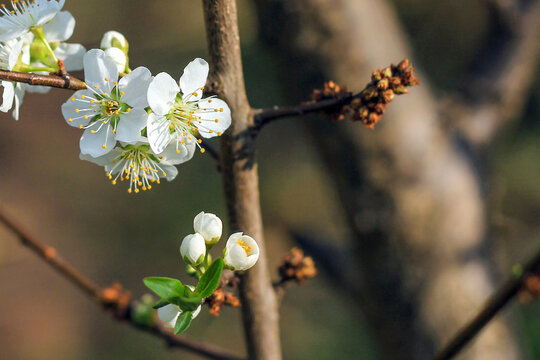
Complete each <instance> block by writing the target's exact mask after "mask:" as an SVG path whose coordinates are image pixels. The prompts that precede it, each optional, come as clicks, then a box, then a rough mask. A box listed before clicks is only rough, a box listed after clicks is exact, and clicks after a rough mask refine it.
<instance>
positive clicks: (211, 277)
mask: <svg viewBox="0 0 540 360" xmlns="http://www.w3.org/2000/svg"><path fill="white" fill-rule="evenodd" d="M222 271H223V259H222V258H218V259H216V261H214V262H213V263H212V265H210V267H209V268H208V270H206V272H205V273H204V274H203V276H201V279H200V280H199V284H198V285H197V288H196V289H195V293H196V294H198V295H200V296H201V297H203V298H206V297H209V296H210V295H212V293H213V292H214V291H215V290H216V289H217V287H218V285H219V280H220V279H221V272H222Z"/></svg>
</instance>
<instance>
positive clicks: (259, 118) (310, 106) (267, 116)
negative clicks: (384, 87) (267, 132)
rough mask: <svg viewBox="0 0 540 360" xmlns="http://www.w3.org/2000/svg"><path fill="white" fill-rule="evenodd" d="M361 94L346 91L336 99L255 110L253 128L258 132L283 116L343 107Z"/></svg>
mask: <svg viewBox="0 0 540 360" xmlns="http://www.w3.org/2000/svg"><path fill="white" fill-rule="evenodd" d="M360 95H361V93H358V94H353V93H346V94H345V95H341V96H340V97H337V98H334V99H324V100H320V101H310V102H305V103H302V104H299V105H294V106H288V107H278V106H274V107H273V108H269V109H258V110H253V112H254V125H253V126H252V130H253V131H255V132H258V131H260V129H261V128H262V127H263V126H265V125H267V124H268V123H270V122H273V121H275V120H279V119H282V118H286V117H291V116H300V115H306V114H311V113H314V112H319V111H325V110H326V111H327V110H331V109H334V108H338V107H342V106H344V105H347V104H350V103H351V101H353V100H354V99H355V98H357V97H360Z"/></svg>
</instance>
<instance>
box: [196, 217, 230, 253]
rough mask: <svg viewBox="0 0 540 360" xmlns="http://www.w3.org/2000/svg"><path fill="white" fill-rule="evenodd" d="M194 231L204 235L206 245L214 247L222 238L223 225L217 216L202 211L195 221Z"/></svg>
mask: <svg viewBox="0 0 540 360" xmlns="http://www.w3.org/2000/svg"><path fill="white" fill-rule="evenodd" d="M193 229H195V232H197V233H199V234H201V235H202V237H203V238H204V241H206V244H208V245H213V244H215V243H217V242H218V241H219V239H220V238H221V232H222V231H223V224H222V223H221V219H220V218H218V217H217V216H216V215H214V214H210V213H205V212H204V211H201V212H200V213H199V214H198V215H197V216H195V219H193Z"/></svg>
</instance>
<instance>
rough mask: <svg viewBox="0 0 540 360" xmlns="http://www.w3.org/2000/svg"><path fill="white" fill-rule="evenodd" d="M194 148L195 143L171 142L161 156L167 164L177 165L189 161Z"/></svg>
mask: <svg viewBox="0 0 540 360" xmlns="http://www.w3.org/2000/svg"><path fill="white" fill-rule="evenodd" d="M195 148H196V145H195V141H186V142H185V143H184V144H179V143H177V142H174V141H173V142H171V143H170V144H169V145H168V146H167V147H166V148H165V150H163V152H162V153H161V155H162V156H163V158H164V159H166V161H167V162H168V163H169V164H172V165H178V164H182V163H185V162H186V161H189V160H191V158H193V154H195ZM177 150H178V151H177Z"/></svg>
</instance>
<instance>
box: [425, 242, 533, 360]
mask: <svg viewBox="0 0 540 360" xmlns="http://www.w3.org/2000/svg"><path fill="white" fill-rule="evenodd" d="M539 267H540V249H539V250H538V251H537V252H536V254H534V256H533V257H531V258H530V259H529V261H527V263H526V264H525V265H524V266H523V271H522V273H521V275H519V276H517V277H514V278H512V279H509V280H508V281H507V282H506V283H505V284H504V285H502V286H501V287H500V288H499V289H498V290H497V292H495V294H493V295H492V296H491V298H489V300H488V301H487V302H486V304H485V305H484V307H483V308H482V309H481V310H480V312H478V314H477V315H476V316H475V317H474V318H473V319H472V320H471V321H470V322H469V323H468V324H467V325H465V326H464V327H463V328H462V329H461V330H459V331H458V332H457V334H456V335H455V336H454V337H453V338H452V339H451V340H450V341H449V342H448V344H447V345H446V346H445V347H444V348H443V349H442V350H440V351H439V352H438V353H437V354H436V355H435V357H433V360H448V359H451V358H452V357H454V356H455V355H456V354H458V353H459V352H460V351H461V350H462V349H463V348H464V347H465V346H466V345H467V344H468V343H469V342H471V341H472V340H473V339H474V337H475V336H476V335H478V333H479V332H480V331H481V330H482V329H483V328H484V326H486V325H487V324H488V323H489V321H490V320H491V319H493V317H494V316H495V315H497V313H498V312H499V311H500V310H501V309H502V308H503V307H504V306H505V305H506V304H508V302H510V300H512V299H513V298H514V297H515V296H516V295H517V294H518V293H519V291H520V290H521V289H522V287H523V284H524V283H525V280H526V279H527V277H528V276H529V275H530V274H531V273H533V272H535V271H537V270H538V268H539Z"/></svg>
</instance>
